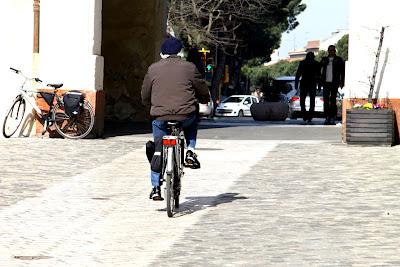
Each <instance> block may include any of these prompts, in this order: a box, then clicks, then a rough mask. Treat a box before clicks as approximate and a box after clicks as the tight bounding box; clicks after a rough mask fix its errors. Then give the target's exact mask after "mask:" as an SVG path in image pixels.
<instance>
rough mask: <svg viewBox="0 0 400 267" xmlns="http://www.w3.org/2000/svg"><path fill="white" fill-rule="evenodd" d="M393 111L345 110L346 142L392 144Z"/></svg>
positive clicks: (393, 134) (393, 135) (393, 133)
mask: <svg viewBox="0 0 400 267" xmlns="http://www.w3.org/2000/svg"><path fill="white" fill-rule="evenodd" d="M394 137H395V132H394V112H393V110H391V109H371V110H364V109H348V110H346V142H347V143H348V144H364V145H387V146H391V145H393V144H394V141H395V139H394Z"/></svg>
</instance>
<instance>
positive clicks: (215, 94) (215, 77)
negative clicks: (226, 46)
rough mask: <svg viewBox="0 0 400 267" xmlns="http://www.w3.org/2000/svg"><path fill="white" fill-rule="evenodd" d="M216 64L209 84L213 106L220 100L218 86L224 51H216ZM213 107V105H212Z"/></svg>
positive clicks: (223, 68) (223, 63)
mask: <svg viewBox="0 0 400 267" xmlns="http://www.w3.org/2000/svg"><path fill="white" fill-rule="evenodd" d="M217 60H218V62H217V68H216V70H215V73H214V75H213V79H212V82H211V98H212V100H213V101H214V104H215V102H216V100H217V99H218V100H220V99H219V98H220V97H221V96H220V95H219V86H220V83H221V78H222V75H223V73H224V70H225V60H226V54H225V52H224V51H222V50H220V51H218V59H217ZM214 106H215V105H214Z"/></svg>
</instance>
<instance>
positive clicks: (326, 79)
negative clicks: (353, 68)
mask: <svg viewBox="0 0 400 267" xmlns="http://www.w3.org/2000/svg"><path fill="white" fill-rule="evenodd" d="M321 68H322V72H321V73H322V75H321V82H322V86H323V88H324V114H325V124H327V125H329V124H335V119H336V115H337V105H336V97H337V92H338V89H339V87H340V88H343V86H344V76H345V65H344V61H343V59H342V58H341V57H339V56H337V55H336V47H335V46H334V45H330V46H329V47H328V56H327V57H323V58H322V59H321Z"/></svg>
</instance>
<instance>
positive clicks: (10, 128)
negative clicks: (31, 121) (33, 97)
mask: <svg viewBox="0 0 400 267" xmlns="http://www.w3.org/2000/svg"><path fill="white" fill-rule="evenodd" d="M25 106H26V103H25V99H23V98H22V96H21V95H19V96H17V97H16V98H15V100H14V102H13V104H12V105H11V107H10V109H9V110H8V112H7V115H6V117H5V118H4V123H3V135H4V137H6V138H9V137H11V136H12V135H13V134H14V133H15V132H16V131H17V129H18V127H19V126H20V125H21V122H22V120H23V118H24V114H25Z"/></svg>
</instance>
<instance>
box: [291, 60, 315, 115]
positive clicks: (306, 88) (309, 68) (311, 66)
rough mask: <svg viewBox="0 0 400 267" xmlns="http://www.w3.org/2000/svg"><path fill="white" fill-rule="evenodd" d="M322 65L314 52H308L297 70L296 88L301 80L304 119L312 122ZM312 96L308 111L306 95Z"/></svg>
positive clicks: (301, 101) (301, 102)
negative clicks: (315, 58) (315, 57)
mask: <svg viewBox="0 0 400 267" xmlns="http://www.w3.org/2000/svg"><path fill="white" fill-rule="evenodd" d="M319 74H320V66H319V63H318V62H317V61H316V60H314V53H313V52H308V53H307V55H306V58H305V59H304V60H303V61H301V62H300V64H299V67H298V68H297V72H296V79H295V88H296V90H297V89H298V87H299V80H300V78H301V82H300V107H301V113H302V115H303V120H304V121H307V122H308V123H311V121H312V119H313V117H314V109H315V93H316V89H317V83H318V82H319ZM307 95H309V96H310V109H309V111H308V113H307V111H306V97H307Z"/></svg>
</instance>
